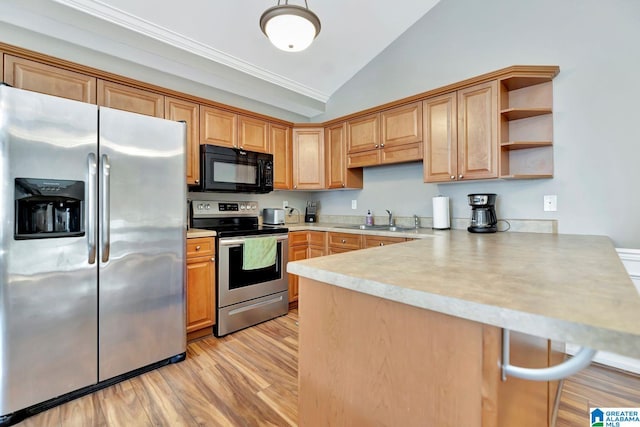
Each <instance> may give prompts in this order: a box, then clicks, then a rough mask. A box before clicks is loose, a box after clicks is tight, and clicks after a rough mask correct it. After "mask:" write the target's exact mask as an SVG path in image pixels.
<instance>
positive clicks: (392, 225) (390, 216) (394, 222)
mask: <svg viewBox="0 0 640 427" xmlns="http://www.w3.org/2000/svg"><path fill="white" fill-rule="evenodd" d="M385 210H386V211H387V213H388V214H389V227H395V225H396V221H395V220H394V219H393V214H392V213H391V211H390V210H389V209H385Z"/></svg>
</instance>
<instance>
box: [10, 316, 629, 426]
mask: <svg viewBox="0 0 640 427" xmlns="http://www.w3.org/2000/svg"><path fill="white" fill-rule="evenodd" d="M297 320H298V311H297V310H293V311H291V312H290V313H289V314H288V315H287V316H283V317H279V318H277V319H274V320H271V321H269V322H265V323H262V324H260V325H257V326H255V327H252V328H249V329H245V330H243V331H239V332H236V333H234V334H232V335H228V336H226V337H224V338H220V339H217V338H205V339H202V340H200V341H196V342H193V343H191V344H189V346H188V349H187V360H185V361H184V362H181V363H177V364H175V365H170V366H165V367H162V368H160V369H157V370H155V371H152V372H149V373H146V374H144V375H141V376H139V377H136V378H133V379H130V380H127V381H124V382H122V383H119V384H116V385H114V386H112V387H109V388H106V389H103V390H100V391H98V392H96V393H94V394H92V395H89V396H85V397H82V398H80V399H76V400H74V401H72V402H69V403H66V404H64V405H61V406H58V407H56V408H53V409H50V410H49V411H46V412H43V413H41V414H38V415H35V416H33V417H31V418H28V419H26V420H25V421H23V422H22V423H20V424H18V426H21V427H35V426H37V427H42V426H47V427H70V426H71V427H72V426H87V427H89V426H91V427H94V426H99V427H116V426H118V427H120V426H136V427H137V426H172V427H174V426H196V425H200V426H278V427H281V426H296V425H297V422H298V419H297V403H298V390H297V376H298V368H297V355H298V329H297V328H298V327H297V324H296V322H297ZM590 406H592V407H594V406H601V407H640V377H638V376H634V375H629V374H626V373H623V372H619V371H615V370H612V369H608V368H605V367H601V366H598V365H592V366H591V367H589V368H587V369H585V370H584V371H582V372H580V373H579V374H577V375H575V376H573V377H571V378H569V379H568V380H566V381H565V383H564V388H563V394H562V399H561V402H560V408H559V412H558V420H557V427H574V426H576V427H578V426H585V425H587V424H588V415H589V407H590Z"/></svg>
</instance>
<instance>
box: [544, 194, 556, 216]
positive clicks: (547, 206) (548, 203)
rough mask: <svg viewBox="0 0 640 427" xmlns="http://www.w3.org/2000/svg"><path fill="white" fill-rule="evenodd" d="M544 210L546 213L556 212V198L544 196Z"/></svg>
mask: <svg viewBox="0 0 640 427" xmlns="http://www.w3.org/2000/svg"><path fill="white" fill-rule="evenodd" d="M544 210H545V211H548V212H555V211H557V210H558V196H556V195H550V196H544Z"/></svg>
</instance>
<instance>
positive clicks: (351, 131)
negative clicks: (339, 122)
mask: <svg viewBox="0 0 640 427" xmlns="http://www.w3.org/2000/svg"><path fill="white" fill-rule="evenodd" d="M347 144H348V153H349V154H352V153H357V152H359V151H367V150H375V149H377V148H379V147H380V114H379V113H375V114H369V115H368V116H364V117H358V118H357V119H352V120H349V121H347Z"/></svg>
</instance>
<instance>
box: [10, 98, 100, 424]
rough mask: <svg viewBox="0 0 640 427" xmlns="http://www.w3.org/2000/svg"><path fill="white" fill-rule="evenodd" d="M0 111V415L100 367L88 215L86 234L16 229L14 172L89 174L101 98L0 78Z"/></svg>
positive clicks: (82, 177) (80, 382)
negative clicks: (43, 235) (74, 96)
mask: <svg viewBox="0 0 640 427" xmlns="http://www.w3.org/2000/svg"><path fill="white" fill-rule="evenodd" d="M0 118H1V119H0V182H1V183H2V185H0V416H1V415H5V414H8V413H11V412H14V411H16V410H19V409H22V408H25V407H28V406H31V405H34V404H36V403H39V402H42V401H44V400H47V399H50V398H52V397H55V396H58V395H61V394H64V393H66V392H69V391H71V390H75V389H79V388H82V387H85V386H88V385H90V384H94V383H95V382H96V379H97V376H98V367H97V365H96V360H97V357H98V354H97V353H98V352H97V346H96V343H97V340H98V337H97V331H98V327H97V306H98V302H97V296H98V294H97V292H98V290H97V287H96V283H97V278H98V270H97V266H96V264H94V265H91V264H89V262H88V258H87V247H88V246H89V242H88V234H89V231H90V230H89V221H88V218H87V217H86V216H85V218H84V229H85V236H80V237H67V238H56V239H33V240H15V239H14V237H13V235H14V230H15V208H14V194H13V193H14V191H13V188H14V181H15V178H18V177H33V178H51V179H67V180H78V181H87V179H88V177H87V167H86V165H87V161H88V160H87V158H88V155H89V153H91V152H95V150H96V145H95V144H96V141H97V132H96V123H97V118H98V107H97V106H95V105H90V104H84V103H80V102H73V101H68V100H62V99H60V98H54V97H49V96H44V95H41V94H37V93H31V92H26V91H22V90H18V89H14V88H10V87H8V86H0ZM36 153H37V155H35V154H36ZM71 165H76V167H71ZM87 191H88V187H87V186H85V192H87ZM86 198H87V194H86V193H85V200H86Z"/></svg>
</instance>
